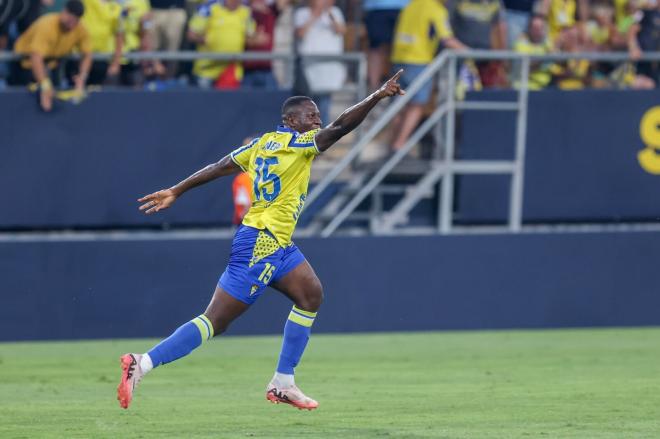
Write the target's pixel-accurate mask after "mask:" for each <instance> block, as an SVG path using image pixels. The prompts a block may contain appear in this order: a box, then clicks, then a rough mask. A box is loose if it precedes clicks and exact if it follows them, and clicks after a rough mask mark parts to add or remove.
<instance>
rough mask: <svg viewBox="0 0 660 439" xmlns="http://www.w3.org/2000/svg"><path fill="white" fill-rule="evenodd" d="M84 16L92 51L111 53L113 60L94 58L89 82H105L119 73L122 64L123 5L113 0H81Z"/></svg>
mask: <svg viewBox="0 0 660 439" xmlns="http://www.w3.org/2000/svg"><path fill="white" fill-rule="evenodd" d="M82 2H83V4H84V5H85V16H84V17H83V18H82V24H83V25H84V26H85V29H87V32H89V36H90V38H91V41H92V53H98V54H112V59H111V60H110V62H108V61H105V60H95V61H94V62H93V63H92V69H91V71H90V74H89V81H88V82H89V83H90V84H103V83H104V82H105V80H106V78H107V77H108V76H111V77H116V76H117V75H118V74H119V69H120V67H121V55H122V48H123V45H124V29H123V18H122V17H121V13H122V7H121V6H120V5H119V3H117V2H116V1H114V0H82Z"/></svg>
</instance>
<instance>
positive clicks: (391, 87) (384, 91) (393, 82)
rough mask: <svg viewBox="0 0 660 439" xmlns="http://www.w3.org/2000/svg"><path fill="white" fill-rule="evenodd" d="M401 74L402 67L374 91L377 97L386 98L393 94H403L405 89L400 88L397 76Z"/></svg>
mask: <svg viewBox="0 0 660 439" xmlns="http://www.w3.org/2000/svg"><path fill="white" fill-rule="evenodd" d="M402 74H403V69H400V70H399V71H398V72H396V73H395V74H394V76H392V77H391V78H390V79H388V80H387V82H386V83H385V84H383V85H382V86H381V87H380V88H379V89H378V91H377V92H376V94H377V96H378V97H379V98H381V99H382V98H387V97H390V96H394V95H404V94H406V92H405V90H404V89H402V88H401V85H400V84H399V78H400V77H401V75H402Z"/></svg>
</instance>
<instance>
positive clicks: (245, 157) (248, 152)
mask: <svg viewBox="0 0 660 439" xmlns="http://www.w3.org/2000/svg"><path fill="white" fill-rule="evenodd" d="M258 140H259V137H257V138H254V139H252V141H251V142H250V143H248V144H247V145H243V146H241V147H240V148H237V149H235V150H233V151H232V152H231V154H230V155H229V156H230V157H231V159H232V160H233V161H234V163H236V164H237V165H238V166H239V167H240V168H241V169H242V170H243V171H244V172H247V170H248V168H249V166H250V157H251V156H252V150H253V149H254V145H255V144H256V143H257V141H258Z"/></svg>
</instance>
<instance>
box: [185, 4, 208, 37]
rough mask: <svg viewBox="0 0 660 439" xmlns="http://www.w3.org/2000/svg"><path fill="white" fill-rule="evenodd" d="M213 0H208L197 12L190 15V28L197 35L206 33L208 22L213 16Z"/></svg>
mask: <svg viewBox="0 0 660 439" xmlns="http://www.w3.org/2000/svg"><path fill="white" fill-rule="evenodd" d="M212 5H213V2H206V3H204V4H203V5H201V6H200V7H198V8H197V11H196V12H195V14H193V16H192V17H190V20H189V21H188V28H189V29H190V30H191V31H193V32H194V33H196V34H197V35H204V34H205V33H206V23H207V22H208V20H209V17H210V16H211V6H212Z"/></svg>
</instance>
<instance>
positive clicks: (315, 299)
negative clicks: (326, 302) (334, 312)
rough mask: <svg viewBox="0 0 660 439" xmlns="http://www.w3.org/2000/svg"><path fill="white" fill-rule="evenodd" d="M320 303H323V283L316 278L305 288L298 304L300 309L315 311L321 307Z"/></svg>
mask: <svg viewBox="0 0 660 439" xmlns="http://www.w3.org/2000/svg"><path fill="white" fill-rule="evenodd" d="M321 303H323V285H321V281H320V280H319V279H318V278H316V279H314V281H312V282H310V284H309V285H308V287H307V288H306V289H305V294H304V299H303V303H301V304H299V306H302V309H304V310H306V311H310V312H316V311H318V310H319V308H320V307H321Z"/></svg>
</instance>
